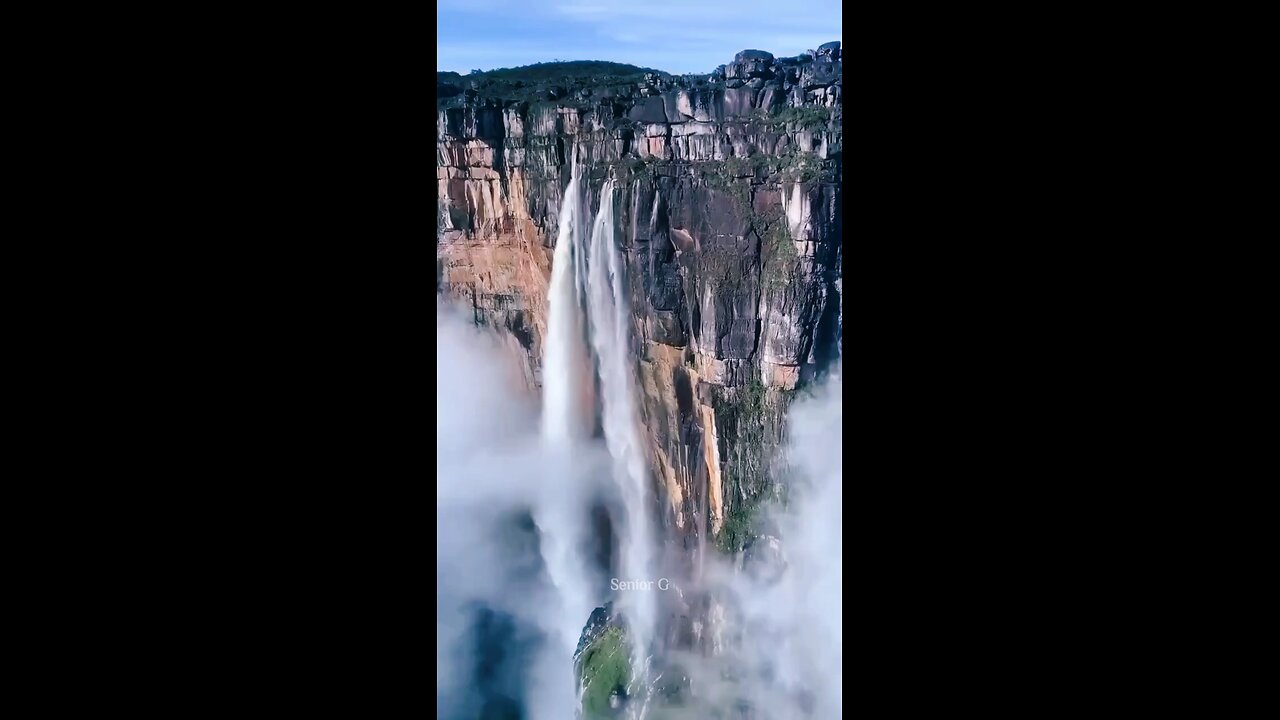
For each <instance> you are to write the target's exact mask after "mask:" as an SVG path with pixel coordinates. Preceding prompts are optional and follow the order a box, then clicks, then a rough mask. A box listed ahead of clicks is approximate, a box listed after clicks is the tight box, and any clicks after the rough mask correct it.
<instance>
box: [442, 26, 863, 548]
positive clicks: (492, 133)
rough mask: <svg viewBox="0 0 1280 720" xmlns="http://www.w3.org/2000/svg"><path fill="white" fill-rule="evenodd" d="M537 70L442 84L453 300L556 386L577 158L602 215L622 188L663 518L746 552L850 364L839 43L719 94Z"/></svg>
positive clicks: (671, 529)
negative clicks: (798, 423)
mask: <svg viewBox="0 0 1280 720" xmlns="http://www.w3.org/2000/svg"><path fill="white" fill-rule="evenodd" d="M521 70H523V71H525V72H520V71H500V72H495V73H484V74H481V75H479V76H474V77H473V76H458V75H456V74H452V73H449V74H440V75H439V76H438V78H437V91H438V96H439V99H438V105H437V123H436V164H437V167H436V178H437V182H438V186H439V198H440V204H439V207H438V216H437V270H436V272H437V286H438V292H440V293H444V294H446V295H448V296H451V297H453V298H455V299H457V300H459V301H461V302H462V303H465V304H466V305H468V306H470V307H471V308H473V311H474V314H475V320H476V322H477V323H479V324H482V325H487V326H490V327H493V328H496V329H498V330H499V331H500V334H501V335H502V336H503V337H504V338H506V341H507V343H508V346H509V348H510V350H511V351H512V352H513V353H515V354H516V355H517V356H518V357H519V358H520V359H521V361H522V363H521V364H522V367H523V368H524V371H525V375H526V379H527V381H528V383H529V384H530V386H531V387H536V386H538V385H540V383H541V367H540V364H541V358H542V354H543V342H544V338H545V335H546V328H547V287H548V283H549V278H550V269H551V258H552V253H553V246H554V243H555V241H556V234H557V233H556V230H557V223H558V210H559V208H560V205H561V199H562V198H561V194H562V192H563V189H564V188H565V186H566V185H567V183H568V180H569V172H570V168H569V164H568V163H569V159H570V157H571V154H572V150H573V147H574V146H575V145H576V146H577V147H578V152H579V158H580V161H581V162H585V163H586V164H587V165H588V167H589V173H588V174H587V175H585V176H584V177H585V178H586V179H587V182H586V185H587V197H588V203H589V204H590V208H589V210H590V212H591V213H592V214H594V213H595V212H596V210H597V207H598V204H599V196H600V188H601V186H602V184H603V182H604V180H605V178H606V177H613V178H615V179H616V180H617V184H618V187H619V189H620V196H621V197H620V202H619V206H618V207H619V210H618V213H619V214H618V222H619V226H620V228H621V233H620V235H621V243H622V246H621V252H622V255H623V258H624V260H625V264H626V279H627V282H628V284H629V285H628V289H629V294H630V298H629V302H630V306H631V308H632V314H633V318H634V328H633V331H632V333H631V339H632V351H633V355H634V357H636V358H637V359H638V367H637V368H636V377H637V379H638V382H637V387H638V392H639V393H640V394H641V396H642V397H641V412H642V415H643V417H642V418H641V420H642V424H643V428H644V433H645V438H644V439H645V442H647V444H648V447H647V451H648V454H649V460H650V467H651V468H652V469H653V471H654V473H655V483H656V486H657V489H658V491H657V497H658V498H659V502H660V503H661V504H662V507H661V508H660V509H659V516H660V517H661V518H662V519H663V523H664V525H665V527H666V528H667V530H668V533H667V537H668V538H669V539H676V540H679V541H682V542H683V543H684V545H685V546H686V547H692V544H691V543H692V541H694V540H696V539H697V538H698V537H700V536H701V537H712V538H715V539H716V540H717V541H718V542H719V543H720V544H721V546H722V547H724V548H725V549H735V550H736V549H738V548H740V547H741V544H742V542H743V540H744V539H745V532H744V531H745V530H746V526H747V523H748V515H749V512H750V509H751V508H752V507H753V506H754V504H755V503H756V502H757V501H758V499H759V498H760V496H761V495H762V494H764V493H766V492H768V491H769V489H770V487H771V484H770V482H769V476H770V468H769V465H768V461H769V458H770V457H772V454H773V451H774V449H775V448H776V446H777V445H778V443H779V442H780V440H781V432H782V427H783V425H784V419H785V414H786V410H787V407H788V405H789V403H790V401H791V399H792V397H793V396H794V394H795V393H796V392H797V390H798V389H801V388H803V387H804V386H805V385H806V384H807V383H810V382H812V381H813V380H814V379H815V377H816V376H817V375H818V374H820V373H821V372H822V371H824V370H825V368H826V367H827V366H828V365H829V364H830V363H831V362H832V361H834V359H835V358H836V356H837V354H838V352H839V337H840V302H839V294H840V287H841V285H840V282H841V270H840V263H841V252H840V245H841V243H840V237H841V232H842V218H841V209H840V208H841V196H840V193H841V147H842V137H841V125H840V124H841V114H842V104H841V60H840V49H839V43H828V44H827V45H824V46H822V47H821V48H819V49H818V50H817V51H810V52H808V53H806V54H803V55H801V56H798V57H793V58H774V57H773V56H772V55H771V54H769V53H767V52H762V51H758V50H746V51H743V52H741V53H738V55H737V56H736V57H735V59H734V61H733V62H731V63H728V64H727V65H724V66H721V67H720V68H717V70H716V71H715V72H714V73H711V74H710V75H702V76H679V77H676V76H669V75H665V74H663V73H658V72H646V71H643V70H642V69H640V68H631V67H629V66H615V65H612V64H609V63H582V64H578V63H573V64H566V65H565V66H563V67H560V68H558V67H557V66H555V65H543V66H533V67H532V68H525V69H521ZM704 529H705V530H704ZM708 531H709V532H708Z"/></svg>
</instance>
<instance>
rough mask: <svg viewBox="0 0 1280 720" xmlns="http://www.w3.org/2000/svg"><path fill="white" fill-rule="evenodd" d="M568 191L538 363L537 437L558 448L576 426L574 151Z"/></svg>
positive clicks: (577, 216) (578, 256)
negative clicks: (540, 410) (539, 402)
mask: <svg viewBox="0 0 1280 720" xmlns="http://www.w3.org/2000/svg"><path fill="white" fill-rule="evenodd" d="M574 150H575V152H574V161H573V169H572V171H571V175H570V179H569V186H568V187H567V188H565V191H564V201H563V202H562V203H561V204H560V230H559V233H558V235H557V236H556V249H555V254H554V256H553V257H552V263H551V287H550V289H549V291H548V295H549V297H548V301H549V305H550V308H549V311H548V317H547V348H546V357H545V358H544V360H543V364H542V402H543V413H542V436H543V438H545V439H546V440H547V441H548V443H550V444H564V443H567V442H568V441H569V440H571V439H572V438H574V437H575V436H576V434H577V432H578V430H579V429H580V427H581V423H580V421H579V420H578V419H577V418H576V417H575V413H574V389H575V387H577V384H578V383H581V382H582V378H581V374H580V369H579V368H578V367H576V365H577V363H576V362H575V358H576V357H577V355H578V353H577V352H576V350H577V344H578V342H579V338H580V337H581V331H580V322H581V320H580V312H579V307H578V306H579V303H578V295H579V290H578V287H579V286H580V285H581V284H582V283H581V281H580V280H579V279H578V278H579V277H580V275H581V274H582V273H581V272H580V271H579V270H577V267H576V266H577V265H579V264H581V263H583V262H584V258H583V257H582V251H581V250H580V249H579V246H580V245H581V244H582V243H581V241H580V238H579V235H581V233H582V223H581V211H580V210H579V205H580V203H581V195H582V190H581V189H580V184H581V183H580V181H579V173H578V163H577V152H576V150H577V146H574Z"/></svg>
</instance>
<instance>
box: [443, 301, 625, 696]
mask: <svg viewBox="0 0 1280 720" xmlns="http://www.w3.org/2000/svg"><path fill="white" fill-rule="evenodd" d="M436 321H437V330H436V340H437V356H436V360H437V370H436V373H437V374H436V389H437V393H438V396H437V398H438V399H437V405H436V441H437V443H438V455H437V464H436V523H437V524H436V527H437V531H436V542H437V556H436V560H437V575H436V600H437V615H436V629H437V638H438V640H437V645H436V661H437V674H436V685H437V715H438V716H439V717H442V718H457V719H461V718H475V717H480V716H482V714H484V713H486V712H496V711H498V710H501V711H503V712H508V713H510V712H515V711H517V710H518V711H519V712H521V713H522V714H521V716H522V717H527V718H531V719H533V720H540V719H544V718H545V719H546V720H564V718H571V717H573V713H574V708H575V707H576V705H577V687H576V681H575V678H574V675H573V663H572V652H573V649H574V648H573V645H574V644H575V643H576V641H577V638H578V633H580V632H581V629H582V626H583V625H584V624H585V623H586V621H587V617H588V616H589V614H590V611H591V609H592V608H593V607H594V605H593V604H592V603H593V602H595V600H596V596H600V595H602V594H603V588H604V582H603V581H602V580H598V579H593V578H592V577H591V571H590V568H588V567H586V566H585V564H584V562H585V561H584V560H583V556H584V555H585V554H586V550H585V549H584V547H583V544H584V543H585V541H586V539H587V538H586V535H587V528H586V521H585V518H586V517H587V515H588V511H589V508H588V502H589V501H590V499H591V498H592V497H593V487H594V485H593V483H594V482H595V481H596V477H597V470H598V468H600V467H602V466H604V465H605V464H606V463H605V462H604V460H603V459H602V458H600V456H599V451H598V450H595V449H592V448H585V449H578V450H577V451H576V452H575V453H574V454H573V455H572V456H567V455H565V454H563V453H555V452H551V451H549V450H548V449H547V448H545V447H543V445H542V444H541V443H540V441H539V438H538V433H537V427H538V416H537V404H536V402H535V398H533V397H532V396H531V395H530V393H529V391H528V390H527V388H524V387H522V385H521V383H520V382H519V373H514V372H512V368H511V363H514V362H516V360H515V359H514V357H512V355H511V354H509V353H507V352H505V351H504V350H502V349H501V346H500V344H499V343H498V342H496V340H495V338H494V337H493V336H492V334H491V333H489V332H488V331H485V330H482V329H479V328H476V327H475V326H473V325H471V324H470V322H469V321H468V320H467V319H466V318H464V317H461V316H459V315H458V314H456V313H454V312H453V311H452V310H451V309H449V308H447V307H441V308H439V309H438V311H437V315H436Z"/></svg>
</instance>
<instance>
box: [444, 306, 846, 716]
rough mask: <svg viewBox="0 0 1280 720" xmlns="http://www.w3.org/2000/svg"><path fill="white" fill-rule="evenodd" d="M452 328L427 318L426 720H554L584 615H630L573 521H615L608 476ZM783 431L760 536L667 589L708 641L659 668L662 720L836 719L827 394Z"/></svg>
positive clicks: (837, 605)
mask: <svg viewBox="0 0 1280 720" xmlns="http://www.w3.org/2000/svg"><path fill="white" fill-rule="evenodd" d="M469 315H470V314H469V313H466V314H460V313H457V312H454V311H453V310H451V309H450V308H448V307H445V306H441V307H440V308H439V309H438V311H437V331H436V332H437V376H436V386H437V392H438V399H437V405H436V423H437V428H436V441H437V443H438V447H439V454H438V460H437V467H436V471H437V482H436V500H437V507H436V520H437V535H436V540H437V575H436V583H437V590H436V598H437V603H438V605H437V607H438V610H437V616H436V628H437V633H438V635H437V637H438V640H437V646H436V659H437V678H436V682H437V716H438V717H441V718H449V719H451V720H463V719H464V718H465V719H467V720H474V719H475V718H480V717H508V718H517V717H518V718H529V719H532V720H571V719H572V718H574V717H576V716H577V712H578V707H579V697H578V693H579V688H578V685H577V679H576V673H575V669H574V665H573V652H574V649H575V646H576V643H577V641H578V638H579V636H580V634H581V632H582V629H583V626H584V625H585V624H586V621H587V618H588V616H589V615H590V613H591V610H592V609H593V608H595V607H598V606H600V605H603V604H604V603H605V602H606V601H608V600H610V599H615V600H620V599H621V600H632V601H634V598H619V597H617V596H616V595H614V594H613V593H611V592H610V588H609V579H610V576H611V574H612V573H613V572H616V570H617V568H609V567H605V566H603V565H602V564H601V563H600V562H599V561H598V560H596V558H597V557H598V555H599V547H598V546H597V545H595V544H594V543H598V541H599V538H598V537H593V531H592V526H591V520H590V518H591V516H592V512H593V509H595V508H596V507H598V506H600V505H605V506H608V507H609V508H610V511H611V512H612V513H616V514H617V515H618V516H619V518H618V519H619V521H625V519H626V518H625V517H624V516H625V508H624V506H625V502H624V501H623V498H622V497H621V493H620V490H619V486H618V483H617V482H616V480H615V474H616V473H617V472H618V470H619V468H617V466H616V462H615V461H614V460H613V459H611V458H610V456H609V453H608V451H607V449H606V445H605V443H604V442H602V441H601V440H600V439H595V440H592V439H589V438H582V439H580V440H578V441H574V442H572V443H569V444H568V445H566V444H564V443H561V442H559V441H557V442H549V441H548V439H547V438H546V437H545V436H544V435H545V434H544V433H543V432H542V429H541V427H540V424H541V422H542V420H543V419H542V418H540V415H539V413H540V410H539V403H538V398H537V395H536V391H534V390H533V389H531V388H529V387H528V385H527V383H526V381H525V380H524V375H523V373H522V372H520V371H519V368H518V363H519V362H520V359H519V358H518V357H516V356H515V354H513V353H512V352H511V351H510V347H509V346H508V345H506V344H504V343H501V342H499V341H498V340H497V337H496V335H495V334H494V333H493V332H492V331H489V330H485V329H482V328H477V327H475V326H474V325H473V324H472V323H471V319H470V317H469ZM788 422H789V425H788V433H787V442H786V444H785V448H784V452H783V458H781V459H780V462H781V464H780V466H779V471H778V474H777V476H778V478H779V479H780V480H781V481H782V484H783V485H784V486H785V490H786V492H785V495H784V497H785V502H782V501H779V502H776V503H771V504H768V505H766V506H765V507H763V508H762V512H761V522H760V526H759V527H758V528H757V529H758V530H760V531H761V532H762V534H763V537H761V538H759V539H757V540H756V541H755V542H754V543H753V545H752V547H750V548H748V550H747V552H746V553H742V554H739V555H736V556H724V555H720V554H717V553H715V552H714V551H712V552H711V553H709V554H708V557H707V558H706V569H705V573H704V574H703V576H702V577H701V578H700V579H697V580H694V579H693V578H684V579H683V580H684V582H682V583H681V584H683V585H685V587H684V588H683V589H684V590H686V591H689V592H690V593H691V595H690V597H693V594H700V593H707V594H708V596H710V597H713V598H715V601H714V602H713V603H712V606H711V607H712V608H713V609H712V610H711V611H710V612H709V613H708V617H707V618H706V619H705V620H706V623H705V627H706V628H707V630H706V633H705V635H706V637H708V638H714V639H713V640H712V641H710V642H708V643H706V645H705V646H703V647H702V648H701V649H698V650H694V651H687V650H686V651H679V652H676V651H672V652H671V653H669V654H670V655H671V656H672V659H674V660H676V661H677V662H678V664H679V666H680V667H681V668H682V669H683V670H684V671H685V673H687V675H688V678H689V680H690V684H689V691H690V692H689V694H688V695H687V696H686V704H685V708H684V710H683V711H681V710H677V709H667V711H666V714H665V715H663V717H670V718H676V717H690V718H693V717H697V718H703V717H735V718H736V717H750V718H757V719H759V718H773V719H775V720H791V719H793V718H824V719H825V718H838V717H840V716H841V714H842V712H843V703H842V685H841V674H842V670H843V647H842V643H843V621H842V620H843V619H842V615H841V601H842V587H841V584H842V578H843V575H842V573H843V567H842V554H841V546H842V542H841V539H842V530H843V528H842V515H841V513H842V501H843V487H842V483H841V474H842V449H841V443H842V432H843V424H842V408H841V382H840V380H839V379H838V378H836V379H833V380H830V381H827V382H826V383H824V384H823V385H820V386H818V387H816V388H814V390H813V392H812V394H811V395H810V396H809V397H807V398H805V399H802V400H798V401H797V402H796V403H795V404H794V405H793V406H792V408H791V411H790V413H789V421H788ZM623 524H624V525H625V522H623ZM650 541H651V542H656V539H653V538H650ZM655 551H656V548H655ZM606 554H607V553H606ZM670 570H673V569H672V568H665V567H663V568H654V573H653V575H654V576H655V577H657V576H661V575H672V576H674V574H673V573H672V572H667V571H670ZM633 594H634V593H633ZM680 712H684V714H679V713H680ZM709 713H713V714H709Z"/></svg>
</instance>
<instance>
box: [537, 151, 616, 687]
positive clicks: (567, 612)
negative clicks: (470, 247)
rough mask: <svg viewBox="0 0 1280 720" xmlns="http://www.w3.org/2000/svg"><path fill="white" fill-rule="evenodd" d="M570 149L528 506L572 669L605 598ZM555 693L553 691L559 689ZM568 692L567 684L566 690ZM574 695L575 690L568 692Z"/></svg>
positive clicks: (563, 658) (561, 647)
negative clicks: (591, 555) (583, 402)
mask: <svg viewBox="0 0 1280 720" xmlns="http://www.w3.org/2000/svg"><path fill="white" fill-rule="evenodd" d="M576 156H577V152H576V148H575V152H574V162H573V167H572V170H571V176H570V180H569V185H568V187H567V188H565V193H564V201H563V202H562V203H561V205H560V227H559V233H558V236H557V238H556V247H555V254H554V256H553V264H552V267H551V287H550V291H549V301H550V312H549V317H548V319H547V345H546V355H545V357H544V358H543V370H542V395H543V406H542V417H541V434H542V445H543V447H544V449H545V451H546V460H545V464H544V466H543V467H542V468H541V473H542V478H543V480H542V484H541V488H540V490H541V492H540V493H539V500H538V502H537V505H536V506H535V508H534V522H535V523H536V524H537V526H538V534H539V538H540V548H541V551H542V559H543V562H544V563H545V566H546V569H547V575H548V577H549V578H550V579H551V583H552V585H554V586H555V592H556V595H557V596H558V598H559V604H560V608H561V613H560V615H559V616H558V617H559V621H558V622H557V626H556V627H554V628H551V630H552V631H553V633H554V636H555V638H556V640H557V643H558V647H557V648H556V649H555V652H556V655H557V658H556V659H557V662H559V663H562V664H563V667H572V657H573V651H574V649H575V648H576V646H577V643H578V637H579V635H580V634H581V632H582V626H583V623H585V622H586V618H587V617H588V616H589V615H590V614H591V610H592V608H594V607H595V603H596V602H597V601H598V600H599V599H600V598H601V597H602V596H603V591H602V590H601V589H600V587H599V585H600V581H599V579H598V578H594V577H593V573H592V572H591V570H590V569H589V567H588V563H587V560H586V558H585V557H584V556H583V550H582V548H583V547H584V546H585V544H586V542H587V538H588V536H589V532H590V531H589V527H588V523H587V513H588V507H587V499H588V497H589V495H590V492H589V490H588V483H589V482H590V474H591V468H590V466H589V465H586V464H585V463H584V462H583V461H584V460H585V455H584V454H583V452H582V450H581V448H580V447H575V445H576V444H577V443H578V442H579V441H581V440H582V435H583V427H584V425H583V418H582V417H581V413H580V411H579V408H578V407H577V406H576V403H575V398H576V391H577V389H578V388H580V387H581V383H582V382H583V377H582V376H583V373H584V372H585V371H586V369H585V368H584V367H582V362H581V360H580V358H581V356H582V355H583V354H584V353H583V351H582V348H581V344H582V341H581V337H582V332H581V323H582V319H581V310H580V308H579V302H578V290H577V285H578V284H579V283H578V282H577V280H576V276H577V275H578V273H576V272H575V271H574V265H575V263H576V262H578V259H577V258H579V257H580V256H581V255H582V247H581V246H582V244H583V241H582V238H581V237H580V236H581V235H582V233H583V228H582V220H581V216H582V211H581V209H580V208H581V194H582V190H581V182H580V178H579V170H578V164H577V157H576ZM557 690H558V689H557ZM565 691H566V692H572V691H573V688H572V687H568V688H565ZM574 695H575V696H576V693H574Z"/></svg>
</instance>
